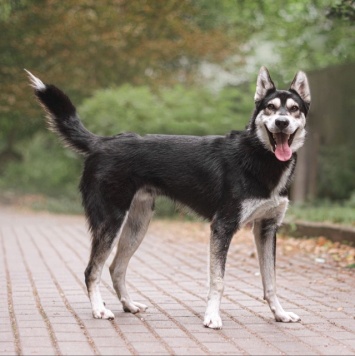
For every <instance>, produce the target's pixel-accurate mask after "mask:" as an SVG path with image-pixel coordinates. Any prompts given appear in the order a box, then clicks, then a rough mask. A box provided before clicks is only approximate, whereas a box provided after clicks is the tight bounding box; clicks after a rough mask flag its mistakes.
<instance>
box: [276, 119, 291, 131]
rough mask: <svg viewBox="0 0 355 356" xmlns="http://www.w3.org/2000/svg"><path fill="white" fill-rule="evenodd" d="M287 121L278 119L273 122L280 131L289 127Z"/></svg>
mask: <svg viewBox="0 0 355 356" xmlns="http://www.w3.org/2000/svg"><path fill="white" fill-rule="evenodd" d="M289 123H290V122H289V121H288V120H287V119H283V118H278V119H276V120H275V125H276V126H277V127H278V128H279V129H280V130H283V129H285V128H286V127H287V126H288V125H289Z"/></svg>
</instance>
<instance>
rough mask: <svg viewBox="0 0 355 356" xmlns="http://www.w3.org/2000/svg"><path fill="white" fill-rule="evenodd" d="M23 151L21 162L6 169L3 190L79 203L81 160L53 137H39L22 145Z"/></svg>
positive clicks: (2, 177)
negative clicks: (64, 197) (71, 199)
mask: <svg viewBox="0 0 355 356" xmlns="http://www.w3.org/2000/svg"><path fill="white" fill-rule="evenodd" d="M19 151H20V152H22V155H23V156H22V160H21V162H17V161H13V162H11V163H9V164H8V165H7V166H6V169H5V170H4V171H3V173H2V176H1V177H0V188H2V189H11V190H14V191H16V192H18V193H31V194H45V195H49V196H52V197H62V196H66V197H68V198H73V199H77V197H78V189H77V186H78V183H79V178H80V171H81V166H82V164H81V160H80V159H79V158H78V157H77V155H76V154H74V153H73V152H72V151H70V150H68V149H64V148H63V147H62V145H61V144H60V142H59V140H58V139H56V137H54V135H53V134H51V133H48V132H44V133H37V134H36V135H35V136H34V137H33V138H32V140H31V141H27V142H26V141H23V142H21V149H19Z"/></svg>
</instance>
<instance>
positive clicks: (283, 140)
mask: <svg viewBox="0 0 355 356" xmlns="http://www.w3.org/2000/svg"><path fill="white" fill-rule="evenodd" d="M274 138H275V141H276V149H275V156H276V158H277V159H278V160H279V161H288V160H289V159H290V158H291V156H292V150H291V148H290V146H289V145H288V138H289V135H286V134H283V133H278V134H276V135H275V136H274Z"/></svg>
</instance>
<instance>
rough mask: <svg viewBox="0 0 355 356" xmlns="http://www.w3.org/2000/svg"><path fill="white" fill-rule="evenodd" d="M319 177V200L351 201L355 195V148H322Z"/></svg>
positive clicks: (341, 146) (340, 146) (348, 146)
mask: <svg viewBox="0 0 355 356" xmlns="http://www.w3.org/2000/svg"><path fill="white" fill-rule="evenodd" d="M318 177H319V179H318V192H317V195H318V197H319V198H328V199H331V200H346V199H349V198H350V197H351V195H352V194H354V193H355V147H354V146H353V147H351V145H347V146H346V145H337V146H322V147H321V148H320V157H319V174H318Z"/></svg>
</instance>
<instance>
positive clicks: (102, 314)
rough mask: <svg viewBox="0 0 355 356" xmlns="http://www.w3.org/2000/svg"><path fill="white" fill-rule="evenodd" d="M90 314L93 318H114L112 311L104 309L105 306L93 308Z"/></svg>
mask: <svg viewBox="0 0 355 356" xmlns="http://www.w3.org/2000/svg"><path fill="white" fill-rule="evenodd" d="M92 315H93V316H94V318H95V319H108V320H113V319H115V315H114V314H113V313H112V311H111V310H109V309H106V308H105V307H103V308H100V309H93V310H92Z"/></svg>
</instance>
